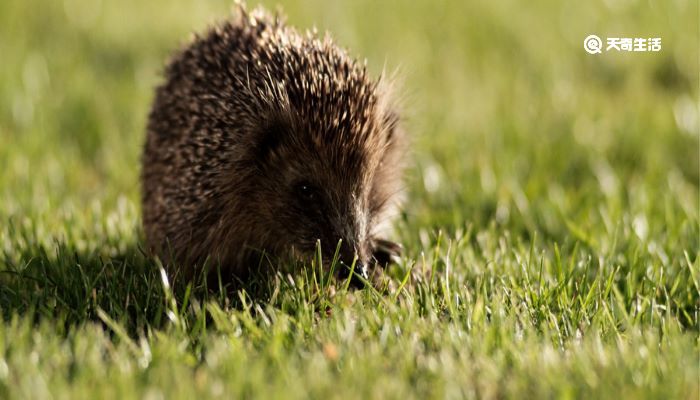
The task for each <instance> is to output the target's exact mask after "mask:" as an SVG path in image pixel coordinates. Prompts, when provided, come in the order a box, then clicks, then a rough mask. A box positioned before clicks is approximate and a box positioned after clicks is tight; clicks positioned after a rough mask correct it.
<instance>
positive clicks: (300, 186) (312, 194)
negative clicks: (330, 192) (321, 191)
mask: <svg viewBox="0 0 700 400" xmlns="http://www.w3.org/2000/svg"><path fill="white" fill-rule="evenodd" d="M294 192H295V194H296V196H297V198H298V199H300V200H304V201H308V202H312V201H316V200H318V190H317V189H316V187H315V186H314V185H312V184H311V183H310V182H308V181H301V182H298V183H297V184H296V185H295V186H294Z"/></svg>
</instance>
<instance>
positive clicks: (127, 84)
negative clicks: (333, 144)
mask: <svg viewBox="0 0 700 400" xmlns="http://www.w3.org/2000/svg"><path fill="white" fill-rule="evenodd" d="M267 3H270V4H268V6H271V7H274V3H273V2H267ZM287 3H288V4H283V8H284V10H285V12H286V13H287V14H288V15H289V22H290V23H291V24H293V25H296V26H299V27H302V28H310V27H312V26H313V25H314V24H315V25H316V26H318V27H319V29H320V30H330V31H332V32H333V33H334V35H335V37H336V39H337V41H338V42H340V43H341V44H342V45H344V46H347V47H349V48H351V49H352V51H353V53H354V54H357V55H362V56H366V57H367V58H368V64H369V66H370V68H371V69H372V70H373V71H374V72H375V73H376V72H379V71H381V69H382V68H383V67H384V66H385V65H386V67H387V68H388V69H390V70H392V69H394V68H397V67H398V68H399V69H400V71H401V76H402V77H403V89H402V92H403V93H404V94H405V97H406V101H405V103H406V111H405V116H406V126H407V129H408V130H409V132H410V133H411V135H412V141H413V145H412V149H413V151H412V154H411V156H410V157H411V158H410V162H409V165H410V168H409V171H408V178H407V182H408V189H409V190H408V195H409V196H408V198H409V200H408V202H407V204H406V207H405V213H404V215H403V217H402V218H401V219H400V220H399V221H398V222H397V224H396V235H395V238H396V239H399V240H400V241H401V242H402V243H403V244H404V246H405V248H406V254H405V256H404V257H403V259H402V261H401V263H400V264H399V265H396V266H393V267H392V268H391V269H390V271H389V275H390V276H391V277H392V285H391V287H390V288H389V289H388V290H387V291H386V292H384V293H377V292H375V291H372V290H363V291H350V292H348V291H345V290H342V288H340V289H338V290H335V291H334V290H332V289H331V288H330V287H329V286H328V284H327V282H326V280H325V279H324V280H321V279H319V277H318V275H316V279H315V280H314V278H313V276H314V275H313V274H312V275H311V277H310V278H309V275H305V274H303V273H299V274H296V275H292V276H282V275H279V276H276V277H273V278H272V279H270V280H255V281H254V282H251V283H250V285H249V287H248V291H247V292H245V293H244V292H238V293H228V294H226V293H221V292H217V291H210V290H207V289H206V288H205V287H203V285H202V284H200V283H198V282H192V283H190V282H182V281H175V282H170V285H167V284H166V283H165V282H164V281H163V280H162V279H161V275H160V272H159V269H158V265H157V264H156V263H155V262H154V261H153V260H151V259H148V258H147V257H145V256H144V255H143V254H142V252H141V251H140V244H141V242H142V233H141V230H140V226H139V223H140V222H139V204H138V196H139V194H138V170H139V154H140V148H141V144H142V142H143V134H144V132H143V131H144V129H143V128H144V125H145V116H146V114H147V111H148V107H149V102H150V100H151V98H152V94H153V87H154V85H156V84H157V83H158V81H159V71H160V69H161V68H162V65H163V62H164V60H165V58H166V56H167V54H169V52H170V51H172V50H173V49H174V48H176V47H177V46H178V44H179V43H182V42H183V41H184V40H185V39H186V38H187V37H188V34H189V32H191V31H193V30H201V29H202V28H203V27H204V26H205V25H206V24H207V23H208V22H209V21H212V20H214V19H216V18H218V17H220V16H224V15H226V14H227V13H228V10H229V9H230V4H229V2H228V1H223V0H222V1H216V2H213V1H212V2H206V3H205V2H199V1H195V0H190V1H185V2H178V3H177V5H176V4H175V3H173V2H167V1H164V0H158V1H133V0H127V1H121V2H113V1H110V2H107V1H88V0H85V1H81V0H65V1H38V0H24V1H23V0H9V1H8V0H6V1H3V2H0V62H1V65H2V67H0V314H1V315H2V319H1V320H0V321H1V322H0V398H48V397H54V398H130V397H146V398H161V397H165V398H178V397H180V398H191V397H192V396H195V395H196V396H199V397H200V398H208V397H226V398H241V397H252V396H255V397H263V398H268V397H292V398H294V397H296V398H308V397H313V398H326V397H331V398H360V397H362V398H384V397H387V398H425V397H437V398H445V397H449V398H455V397H457V398H459V397H472V398H477V397H478V398H510V397H512V398H537V397H547V398H552V397H556V398H664V399H666V398H683V399H691V398H698V396H699V395H700V387H699V385H700V383H699V382H700V352H699V345H700V342H699V341H698V335H699V333H700V325H699V322H698V320H699V315H698V314H699V312H700V257H699V256H700V250H699V249H700V246H699V243H700V228H699V219H698V208H699V204H700V203H699V202H700V200H699V197H700V196H699V194H698V192H699V186H698V181H699V179H700V176H699V170H700V166H699V161H698V160H699V158H700V157H699V150H700V148H699V143H698V137H699V135H698V126H699V125H698V124H699V114H700V112H699V110H698V74H699V71H698V59H699V56H698V49H700V44H699V43H698V32H697V16H698V4H697V2H692V1H675V2H670V1H649V2H629V1H604V2H566V3H568V4H563V3H564V2H558V1H554V0H551V1H547V0H542V1H535V2H517V1H515V0H507V1H504V2H492V3H493V4H490V5H487V4H486V2H483V3H482V4H481V5H479V4H461V5H460V4H459V3H460V2H456V1H455V2H433V1H428V0H425V1H417V2H404V3H399V2H398V1H388V2H376V1H370V0H361V1H353V2H344V3H340V2H326V1H322V0H315V1H311V2H308V1H304V2H302V1H290V2H287ZM591 33H596V34H598V35H599V36H602V37H606V36H615V37H617V36H631V37H638V36H639V37H661V38H662V41H663V42H662V43H663V44H662V46H663V49H662V51H661V52H660V53H636V54H628V53H604V54H602V55H598V56H591V55H588V54H586V53H585V52H584V51H583V49H582V41H583V38H584V37H586V36H587V35H588V34H591Z"/></svg>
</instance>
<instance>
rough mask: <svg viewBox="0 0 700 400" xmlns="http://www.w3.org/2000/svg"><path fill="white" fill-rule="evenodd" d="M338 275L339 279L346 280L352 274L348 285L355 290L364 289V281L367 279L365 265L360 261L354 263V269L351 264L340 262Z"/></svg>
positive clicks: (367, 274)
mask: <svg viewBox="0 0 700 400" xmlns="http://www.w3.org/2000/svg"><path fill="white" fill-rule="evenodd" d="M338 274H339V276H340V278H341V279H347V278H348V276H349V275H350V274H352V276H351V277H350V284H351V285H352V286H353V287H355V288H357V289H362V288H363V287H365V281H366V280H368V279H369V273H368V271H367V265H366V264H365V263H363V262H362V261H360V260H356V261H355V266H354V268H353V264H352V263H350V264H347V263H345V262H344V261H340V272H339V273H338Z"/></svg>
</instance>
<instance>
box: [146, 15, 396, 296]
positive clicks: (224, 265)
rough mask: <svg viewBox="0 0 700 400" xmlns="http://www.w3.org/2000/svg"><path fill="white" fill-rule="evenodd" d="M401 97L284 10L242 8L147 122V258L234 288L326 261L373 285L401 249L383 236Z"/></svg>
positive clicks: (166, 87) (170, 68)
mask: <svg viewBox="0 0 700 400" xmlns="http://www.w3.org/2000/svg"><path fill="white" fill-rule="evenodd" d="M392 86H393V84H392V83H391V82H390V80H389V79H387V78H386V75H385V74H384V73H382V74H381V75H380V77H379V78H378V79H376V80H375V79H372V78H371V77H370V76H369V73H368V71H367V66H366V61H364V62H359V61H357V60H356V59H354V58H352V57H351V56H349V55H348V53H347V51H346V50H345V49H343V48H341V47H339V46H337V45H336V44H335V43H334V41H333V40H332V39H331V38H330V36H329V35H328V34H326V35H325V37H323V38H320V37H319V35H318V33H317V32H316V30H315V29H314V30H312V31H306V32H304V33H299V31H297V30H295V29H294V28H292V27H289V26H288V25H287V24H286V21H285V19H284V18H283V17H281V16H280V14H279V12H278V13H277V14H275V15H272V14H270V13H268V12H267V11H265V10H264V9H262V8H256V9H255V10H253V11H251V12H248V11H247V10H246V9H245V7H243V6H239V8H238V10H237V12H234V13H233V14H232V16H231V17H229V18H228V19H226V20H224V21H220V22H219V23H217V24H215V25H214V26H213V27H210V28H209V29H208V30H207V31H206V32H205V33H204V34H201V35H194V36H193V39H192V40H191V41H190V43H189V44H187V45H186V46H184V48H183V49H181V50H179V51H177V52H176V54H175V55H174V56H172V58H171V60H170V61H169V63H168V64H167V66H166V68H165V72H164V82H163V83H162V84H160V86H159V87H158V88H157V89H156V94H155V98H154V101H153V105H152V108H151V111H150V114H149V116H148V124H147V134H146V143H145V146H144V152H143V156H142V171H141V184H142V211H143V226H144V233H145V236H146V242H147V247H148V249H149V250H150V251H151V252H152V253H153V254H154V255H155V256H157V257H159V258H160V259H161V260H162V261H163V263H164V265H166V269H167V270H168V272H169V273H173V274H184V275H185V276H189V277H192V276H194V275H195V274H197V273H206V271H205V269H207V270H208V271H211V270H212V269H211V268H210V267H209V266H211V265H216V266H217V270H218V274H219V275H220V276H226V277H231V278H234V277H246V276H249V275H250V273H251V272H252V271H254V270H256V269H258V268H260V266H261V265H262V262H261V261H262V260H277V261H276V262H278V263H279V262H282V261H281V260H289V259H292V260H295V261H299V262H309V261H310V260H312V259H313V257H316V256H317V253H318V252H319V251H320V253H321V256H322V260H323V264H324V267H325V268H330V263H331V260H334V261H335V263H334V264H333V265H334V266H337V265H340V266H341V268H337V269H336V271H338V273H339V274H340V277H342V278H348V277H350V281H351V282H352V283H354V284H355V285H356V286H360V287H361V286H363V283H365V282H366V281H367V278H368V276H369V275H370V273H371V272H372V271H374V270H378V269H380V268H382V267H385V266H386V265H387V263H389V262H390V261H392V260H394V259H396V257H397V256H399V254H400V252H401V246H400V245H399V244H397V243H395V242H393V241H390V240H387V239H386V235H387V233H388V232H389V229H390V227H391V220H392V219H393V218H394V217H395V216H396V215H397V212H398V210H399V206H400V202H401V198H402V195H401V193H402V191H403V190H402V170H403V165H402V164H403V162H402V160H403V157H404V153H405V146H404V142H405V139H404V133H403V130H402V129H401V127H400V125H399V123H400V118H399V114H398V111H397V105H396V103H395V102H394V100H393V96H392V92H393V91H392V90H391V89H392ZM270 264H274V262H271V263H270ZM334 268H335V267H334ZM209 273H210V274H211V272H209Z"/></svg>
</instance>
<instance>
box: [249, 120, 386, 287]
mask: <svg viewBox="0 0 700 400" xmlns="http://www.w3.org/2000/svg"><path fill="white" fill-rule="evenodd" d="M309 125H310V124H303V125H302V124H296V125H295V126H294V125H292V124H289V123H284V122H278V121H276V122H274V123H270V124H267V125H266V126H265V128H264V129H263V132H262V135H260V136H259V141H258V146H257V150H258V153H257V154H256V156H255V157H256V160H257V165H258V169H257V170H258V171H259V176H258V181H259V182H258V183H256V184H255V185H254V187H253V188H252V189H251V190H252V191H253V192H254V194H253V195H252V197H253V198H257V201H256V203H255V204H254V209H255V211H254V212H255V213H258V214H259V215H258V216H259V217H261V218H263V219H264V220H265V221H266V224H265V226H266V227H267V226H270V227H274V231H271V232H269V235H267V238H268V240H267V241H268V243H264V244H261V245H263V247H267V248H266V250H268V251H271V250H270V249H274V250H273V251H276V252H277V253H278V254H277V255H287V254H292V255H293V256H294V257H295V258H302V259H304V260H306V261H308V260H310V259H311V257H313V256H314V254H315V252H316V249H317V243H320V248H321V251H322V257H323V260H324V265H325V267H329V265H330V263H331V261H332V260H333V258H334V255H335V253H336V251H338V256H339V257H338V261H339V262H340V266H341V267H336V271H338V270H339V271H341V276H342V274H343V273H344V274H345V276H347V272H349V267H350V266H351V265H353V264H354V265H355V272H356V273H357V274H359V275H361V276H364V277H365V278H366V277H367V267H368V265H370V264H372V263H373V260H372V257H373V254H372V253H373V247H374V245H373V237H374V234H375V233H376V232H375V228H376V227H377V226H378V225H379V224H380V223H381V222H382V221H381V219H383V217H385V215H384V211H385V206H387V205H388V204H387V203H389V202H388V198H387V196H386V195H384V193H386V191H383V190H382V188H380V187H378V186H379V185H386V186H387V187H391V182H378V180H380V179H382V180H384V181H386V180H388V179H396V178H398V177H397V176H392V175H391V174H386V173H385V171H383V168H384V161H385V158H386V157H387V151H389V150H390V149H391V146H390V141H389V139H390V136H391V132H390V131H389V129H387V127H384V126H380V127H377V128H375V129H377V132H373V133H372V134H373V135H375V136H373V137H372V138H373V139H372V140H374V141H369V140H368V141H365V142H361V141H351V140H346V139H344V138H343V137H342V136H338V134H336V133H335V132H327V133H326V134H325V135H320V134H319V133H318V132H312V131H311V130H312V129H313V128H314V127H313V126H309ZM389 128H391V129H393V125H392V126H391V127H389ZM390 194H392V195H393V194H394V193H390ZM342 266H345V267H344V268H342Z"/></svg>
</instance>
